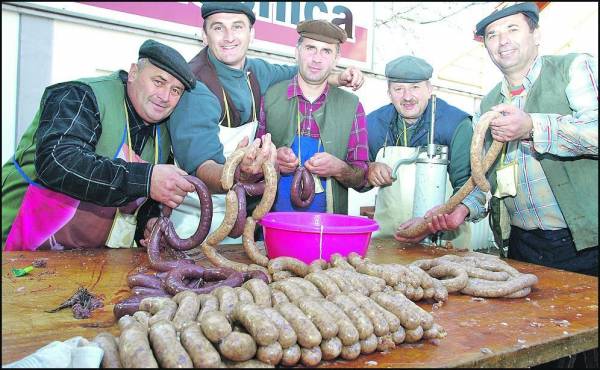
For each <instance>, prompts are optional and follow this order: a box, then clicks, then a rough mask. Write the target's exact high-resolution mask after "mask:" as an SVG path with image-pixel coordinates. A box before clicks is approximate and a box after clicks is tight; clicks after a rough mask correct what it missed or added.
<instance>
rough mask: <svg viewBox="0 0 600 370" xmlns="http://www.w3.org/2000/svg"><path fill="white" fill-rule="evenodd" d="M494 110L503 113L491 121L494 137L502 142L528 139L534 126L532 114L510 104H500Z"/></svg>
mask: <svg viewBox="0 0 600 370" xmlns="http://www.w3.org/2000/svg"><path fill="white" fill-rule="evenodd" d="M492 110H493V111H495V112H498V113H501V114H502V115H501V116H499V117H498V118H495V119H492V120H491V121H490V131H491V133H492V138H493V139H494V140H497V141H500V142H508V141H513V140H520V139H527V138H529V133H530V132H531V129H532V128H533V121H532V120H531V116H530V115H529V114H527V113H526V112H524V111H523V110H521V109H519V108H517V107H515V106H513V105H510V104H498V105H496V106H495V107H492Z"/></svg>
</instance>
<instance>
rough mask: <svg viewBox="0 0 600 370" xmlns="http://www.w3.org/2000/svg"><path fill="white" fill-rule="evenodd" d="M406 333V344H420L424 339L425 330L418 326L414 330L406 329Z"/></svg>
mask: <svg viewBox="0 0 600 370" xmlns="http://www.w3.org/2000/svg"><path fill="white" fill-rule="evenodd" d="M405 333H406V337H405V338H404V341H405V342H406V343H414V342H418V341H420V340H421V338H423V328H422V327H421V326H417V327H416V328H414V329H406V330H405Z"/></svg>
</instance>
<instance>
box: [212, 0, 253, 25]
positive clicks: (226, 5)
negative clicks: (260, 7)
mask: <svg viewBox="0 0 600 370" xmlns="http://www.w3.org/2000/svg"><path fill="white" fill-rule="evenodd" d="M200 12H201V13H202V18H203V19H206V18H207V17H208V16H210V15H213V14H215V13H240V14H246V15H247V16H248V19H250V24H254V21H256V16H255V15H254V12H253V11H252V9H250V8H249V7H248V6H247V5H244V4H242V3H241V2H239V1H231V2H230V1H204V2H202V8H200Z"/></svg>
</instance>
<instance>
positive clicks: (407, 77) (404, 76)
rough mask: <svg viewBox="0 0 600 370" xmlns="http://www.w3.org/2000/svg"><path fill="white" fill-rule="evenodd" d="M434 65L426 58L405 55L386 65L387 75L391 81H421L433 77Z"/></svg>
mask: <svg viewBox="0 0 600 370" xmlns="http://www.w3.org/2000/svg"><path fill="white" fill-rule="evenodd" d="M432 74H433V67H432V66H431V65H430V64H429V63H427V62H426V61H425V60H423V59H421V58H417V57H413V56H412V55H403V56H401V57H399V58H396V59H394V60H392V61H391V62H389V63H388V64H386V65H385V77H386V78H387V79H388V80H389V81H391V82H407V83H412V82H421V81H426V80H429V79H430V78H431V75H432Z"/></svg>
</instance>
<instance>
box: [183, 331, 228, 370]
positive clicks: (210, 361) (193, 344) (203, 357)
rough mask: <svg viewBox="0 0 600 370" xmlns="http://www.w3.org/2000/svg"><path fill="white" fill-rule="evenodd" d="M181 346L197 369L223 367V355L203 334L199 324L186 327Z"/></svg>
mask: <svg viewBox="0 0 600 370" xmlns="http://www.w3.org/2000/svg"><path fill="white" fill-rule="evenodd" d="M180 335H181V344H182V345H183V348H185V350H186V351H187V353H188V354H189V355H190V358H191V359H192V362H193V363H194V367H196V368H216V367H221V355H219V352H218V351H217V349H216V348H215V347H214V346H213V345H212V343H211V342H210V341H209V340H208V339H207V338H206V337H205V336H204V334H202V329H201V328H200V324H199V323H194V324H192V325H188V326H186V327H185V328H184V329H183V330H182V331H181V334H180Z"/></svg>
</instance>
